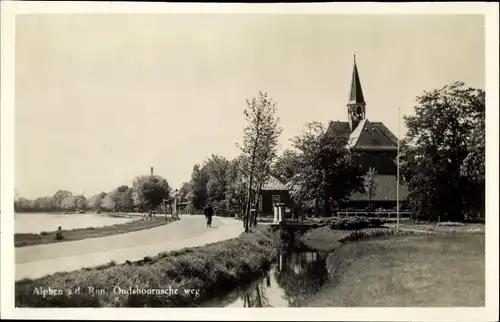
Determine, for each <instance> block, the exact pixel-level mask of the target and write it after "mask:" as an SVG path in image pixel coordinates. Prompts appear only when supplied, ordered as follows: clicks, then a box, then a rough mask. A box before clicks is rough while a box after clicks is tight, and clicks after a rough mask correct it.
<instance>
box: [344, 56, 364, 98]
mask: <svg viewBox="0 0 500 322" xmlns="http://www.w3.org/2000/svg"><path fill="white" fill-rule="evenodd" d="M347 104H348V105H349V104H365V97H364V96H363V90H362V89H361V82H360V80H359V72H358V67H357V66H356V56H354V66H353V68H352V79H351V92H350V93H349V102H348V103H347Z"/></svg>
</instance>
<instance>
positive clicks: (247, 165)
mask: <svg viewBox="0 0 500 322" xmlns="http://www.w3.org/2000/svg"><path fill="white" fill-rule="evenodd" d="M243 115H244V117H245V120H246V122H247V126H246V127H245V129H244V135H243V145H242V146H240V149H241V151H242V154H243V156H244V157H245V159H243V160H244V161H246V162H243V163H242V167H244V170H243V171H244V173H245V174H246V175H247V178H248V186H247V198H246V205H245V213H244V224H245V232H248V231H249V225H250V218H249V215H250V205H251V202H252V199H254V198H252V197H253V196H252V191H253V190H254V191H255V190H258V188H257V186H258V185H261V184H262V182H263V180H265V179H266V177H267V176H268V175H269V172H270V170H269V169H270V165H271V163H272V161H273V159H274V158H275V156H276V150H277V147H278V138H279V136H280V134H281V131H282V130H281V128H280V127H279V126H278V123H279V118H278V117H276V104H275V103H274V102H273V101H272V100H271V99H270V98H269V97H268V95H267V93H264V92H262V91H260V92H259V93H258V95H257V97H253V98H252V99H250V100H246V108H245V110H244V111H243ZM256 179H257V181H256ZM256 188H257V189H256ZM254 197H255V196H254Z"/></svg>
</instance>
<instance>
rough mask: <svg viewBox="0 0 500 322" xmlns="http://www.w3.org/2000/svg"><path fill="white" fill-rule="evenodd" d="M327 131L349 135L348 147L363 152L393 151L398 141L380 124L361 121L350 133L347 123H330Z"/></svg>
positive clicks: (366, 120)
mask: <svg viewBox="0 0 500 322" xmlns="http://www.w3.org/2000/svg"><path fill="white" fill-rule="evenodd" d="M328 131H331V132H333V133H338V134H342V135H349V140H348V147H349V148H354V149H365V150H381V149H382V150H383V149H394V148H396V147H397V144H398V139H397V137H396V136H395V135H394V134H392V132H391V131H390V130H389V129H388V128H387V127H386V126H385V125H384V124H383V123H382V122H370V121H369V120H368V119H364V120H361V121H360V122H359V124H358V125H357V126H356V128H355V129H354V131H352V132H351V130H350V127H349V122H341V121H331V122H330V124H329V125H328Z"/></svg>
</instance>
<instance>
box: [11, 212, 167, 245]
mask: <svg viewBox="0 0 500 322" xmlns="http://www.w3.org/2000/svg"><path fill="white" fill-rule="evenodd" d="M173 221H175V220H173V219H172V218H167V220H165V217H155V218H153V219H152V220H134V221H131V222H127V223H123V224H116V225H112V226H104V227H88V228H79V229H72V230H63V231H62V234H63V237H64V239H62V240H56V231H51V232H41V233H40V234H15V235H14V246H15V247H24V246H33V245H40V244H51V243H60V242H66V241H75V240H82V239H87V238H97V237H106V236H111V235H118V234H125V233H130V232H133V231H139V230H144V229H150V228H154V227H159V226H162V225H166V224H169V223H171V222H173Z"/></svg>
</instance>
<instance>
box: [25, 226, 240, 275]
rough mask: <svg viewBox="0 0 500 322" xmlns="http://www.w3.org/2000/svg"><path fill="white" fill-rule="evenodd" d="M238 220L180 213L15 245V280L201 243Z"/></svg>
mask: <svg viewBox="0 0 500 322" xmlns="http://www.w3.org/2000/svg"><path fill="white" fill-rule="evenodd" d="M241 232H242V226H241V222H240V221H237V220H234V219H232V218H220V217H215V218H214V220H213V223H212V228H207V227H206V226H205V220H204V217H203V216H181V220H179V221H177V222H175V223H172V224H169V225H165V226H161V227H156V228H152V229H148V230H141V231H136V232H131V233H127V234H120V235H114V236H108V237H102V238H92V239H85V240H79V241H74V242H64V243H59V244H46V245H36V246H28V247H21V248H16V281H17V280H20V279H23V278H38V277H42V276H44V275H48V274H53V273H56V272H62V271H71V270H77V269H80V268H83V267H93V266H98V265H102V264H106V263H108V262H110V261H112V260H114V261H115V262H117V263H122V262H125V261H126V260H130V261H134V260H139V259H142V258H144V257H145V256H155V255H157V254H158V253H161V252H165V251H172V250H178V249H182V248H185V247H195V246H202V245H205V244H209V243H214V242H217V241H222V240H226V239H230V238H235V237H237V236H239V235H240V233H241Z"/></svg>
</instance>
